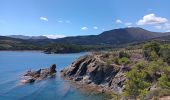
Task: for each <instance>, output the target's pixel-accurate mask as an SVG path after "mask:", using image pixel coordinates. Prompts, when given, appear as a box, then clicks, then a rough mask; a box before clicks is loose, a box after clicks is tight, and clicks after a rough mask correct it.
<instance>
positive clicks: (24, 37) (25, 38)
mask: <svg viewBox="0 0 170 100" xmlns="http://www.w3.org/2000/svg"><path fill="white" fill-rule="evenodd" d="M7 37H11V38H16V39H24V40H27V39H47V37H46V36H25V35H8V36H7Z"/></svg>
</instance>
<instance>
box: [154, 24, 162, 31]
mask: <svg viewBox="0 0 170 100" xmlns="http://www.w3.org/2000/svg"><path fill="white" fill-rule="evenodd" d="M154 28H156V29H159V30H160V29H162V26H161V25H157V26H154Z"/></svg>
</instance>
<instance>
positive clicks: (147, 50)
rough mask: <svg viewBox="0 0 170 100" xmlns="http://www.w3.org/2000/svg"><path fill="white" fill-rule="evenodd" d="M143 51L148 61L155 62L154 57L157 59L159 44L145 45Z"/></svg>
mask: <svg viewBox="0 0 170 100" xmlns="http://www.w3.org/2000/svg"><path fill="white" fill-rule="evenodd" d="M143 50H144V55H145V57H146V58H147V59H148V60H150V61H152V59H154V60H155V58H154V57H157V55H158V54H159V50H160V44H159V43H157V42H150V43H147V44H145V45H144V46H143Z"/></svg>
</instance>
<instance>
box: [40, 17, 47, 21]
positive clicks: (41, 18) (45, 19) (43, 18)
mask: <svg viewBox="0 0 170 100" xmlns="http://www.w3.org/2000/svg"><path fill="white" fill-rule="evenodd" d="M40 20H43V21H48V18H46V17H42V16H41V17H40Z"/></svg>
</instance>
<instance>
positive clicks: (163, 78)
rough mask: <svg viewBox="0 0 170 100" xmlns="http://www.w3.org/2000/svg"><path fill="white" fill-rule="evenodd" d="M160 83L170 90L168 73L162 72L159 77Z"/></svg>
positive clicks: (162, 86)
mask: <svg viewBox="0 0 170 100" xmlns="http://www.w3.org/2000/svg"><path fill="white" fill-rule="evenodd" d="M158 84H159V86H160V87H161V88H163V89H168V90H170V80H169V79H168V77H167V75H165V74H162V75H161V77H160V78H159V79H158Z"/></svg>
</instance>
